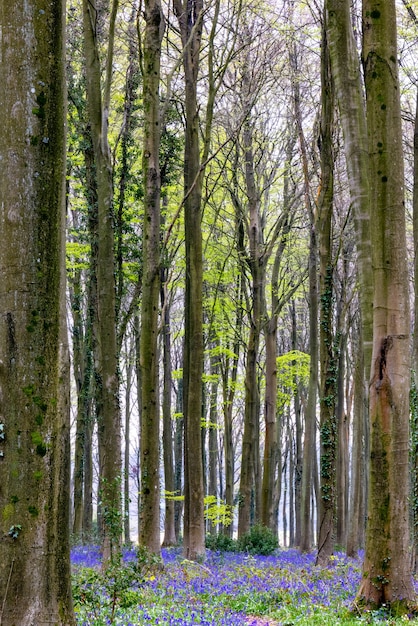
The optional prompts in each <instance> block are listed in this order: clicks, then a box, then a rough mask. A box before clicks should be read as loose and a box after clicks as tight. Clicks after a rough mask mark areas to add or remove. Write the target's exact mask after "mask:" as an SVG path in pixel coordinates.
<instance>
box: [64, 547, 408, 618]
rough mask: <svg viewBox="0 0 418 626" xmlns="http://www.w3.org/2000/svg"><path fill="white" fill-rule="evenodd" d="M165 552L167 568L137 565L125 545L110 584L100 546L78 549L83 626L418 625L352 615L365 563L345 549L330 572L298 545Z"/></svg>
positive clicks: (76, 577) (75, 560)
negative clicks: (260, 551)
mask: <svg viewBox="0 0 418 626" xmlns="http://www.w3.org/2000/svg"><path fill="white" fill-rule="evenodd" d="M162 556H163V562H164V566H163V567H159V568H145V569H142V570H131V569H130V567H131V566H134V564H135V563H136V561H137V555H136V553H135V551H133V550H131V551H129V550H126V551H125V552H124V566H123V567H121V566H119V570H117V571H115V572H114V573H113V574H111V575H110V578H109V577H108V579H107V580H106V581H105V583H103V578H102V577H101V576H103V575H100V574H98V572H100V555H99V550H98V549H97V548H95V547H81V546H80V547H75V548H73V550H72V566H73V590H74V599H75V610H76V614H77V624H78V625H80V626H81V625H83V626H104V625H107V624H115V625H118V626H121V625H123V626H138V625H144V626H148V625H153V626H154V625H157V624H158V625H161V626H162V625H166V626H192V625H194V624H200V625H202V626H221V625H222V626H238V625H239V626H291V625H308V624H310V625H313V626H314V625H322V626H338V625H339V626H346V625H350V626H351V625H352V626H354V625H355V624H358V625H360V624H396V625H398V624H399V625H400V624H402V623H403V624H405V623H408V624H418V620H417V619H408V617H406V616H405V617H403V618H397V619H395V618H391V617H389V616H388V615H387V614H386V613H385V610H384V609H381V610H380V611H375V612H373V613H369V614H366V615H361V616H360V615H358V616H356V615H355V613H354V614H353V612H352V609H353V601H354V598H355V594H356V590H357V589H358V586H359V582H360V561H357V560H354V559H349V558H347V557H346V556H345V555H344V554H336V555H335V556H334V557H333V558H332V563H331V566H330V567H329V568H326V569H320V568H319V567H317V566H315V555H314V554H300V553H299V552H298V551H297V550H277V551H276V552H275V554H274V555H272V556H265V557H263V556H250V555H245V554H239V553H227V552H224V553H220V552H212V551H208V552H207V557H206V559H205V561H204V562H203V563H193V562H190V561H186V560H184V559H183V557H182V555H181V551H180V550H179V549H169V550H163V553H162ZM121 572H122V574H121ZM123 572H125V574H123ZM126 572H130V575H129V576H127V575H126ZM135 572H136V574H135ZM141 572H142V573H141ZM124 576H125V578H124ZM417 591H418V588H417ZM350 609H351V610H350Z"/></svg>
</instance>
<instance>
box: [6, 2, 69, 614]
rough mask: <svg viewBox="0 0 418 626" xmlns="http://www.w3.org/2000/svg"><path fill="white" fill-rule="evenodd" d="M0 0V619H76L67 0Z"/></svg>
mask: <svg viewBox="0 0 418 626" xmlns="http://www.w3.org/2000/svg"><path fill="white" fill-rule="evenodd" d="M42 6H43V7H44V8H43V9H42V10H40V9H39V3H37V2H33V1H32V0H28V1H27V2H25V3H14V4H8V3H4V2H3V3H1V5H0V31H1V33H2V39H1V44H0V45H1V49H0V55H1V57H0V77H1V83H2V89H1V92H0V106H1V110H2V119H3V121H4V124H3V128H2V132H1V134H0V162H1V168H0V189H1V202H0V225H1V234H2V245H1V248H0V267H1V274H2V295H1V299H0V319H1V323H0V415H1V418H0V424H1V426H0V453H1V454H0V519H1V531H0V622H1V624H2V625H3V626H12V625H15V624H19V626H30V625H32V624H39V625H40V626H42V625H43V624H51V623H54V624H57V625H62V626H64V625H65V626H69V625H73V624H75V619H74V616H73V611H72V602H71V587H70V558H69V470H70V462H69V460H70V459H69V453H70V448H69V359H68V345H67V331H66V326H65V173H66V172H65V128H66V125H65V113H66V111H65V108H66V107H65V81H64V67H65V66H64V31H65V27H64V24H65V21H64V19H65V3H64V2H61V1H60V0H56V1H55V2H49V3H44V4H43V5H42Z"/></svg>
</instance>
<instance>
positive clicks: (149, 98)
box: [139, 0, 164, 554]
mask: <svg viewBox="0 0 418 626" xmlns="http://www.w3.org/2000/svg"><path fill="white" fill-rule="evenodd" d="M163 33H164V16H163V13H162V8H161V3H160V1H159V0H147V1H146V2H145V38H144V47H143V51H142V54H143V81H144V151H143V161H142V171H143V176H144V222H143V281H142V283H143V284H142V308H141V344H140V360H141V383H142V420H141V515H140V528H139V543H140V544H141V545H143V546H146V547H147V548H148V550H150V551H151V552H153V553H156V554H157V553H158V554H159V553H160V543H161V541H160V476H159V467H160V462H159V458H160V448H159V446H160V442H159V432H160V427H159V424H160V404H159V392H160V390H159V358H158V320H159V316H158V304H159V297H160V270H161V267H160V223H161V216H160V199H161V178H160V165H159V151H160V102H159V83H160V58H161V41H162V36H163Z"/></svg>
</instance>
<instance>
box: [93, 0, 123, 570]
mask: <svg viewBox="0 0 418 626" xmlns="http://www.w3.org/2000/svg"><path fill="white" fill-rule="evenodd" d="M117 9H118V1H117V0H114V1H113V2H112V5H111V11H110V23H109V38H108V50H107V60H106V72H105V81H104V86H103V93H102V80H101V66H100V59H99V47H100V43H99V41H98V33H97V23H98V14H99V7H98V5H96V0H83V30H84V53H85V60H86V86H87V104H88V116H89V122H90V128H91V137H92V143H93V152H94V164H95V171H96V185H97V276H96V279H97V333H96V334H97V336H96V339H97V357H98V365H97V370H96V373H95V374H96V390H97V400H96V402H97V405H98V408H97V414H98V440H99V459H100V491H101V493H100V503H101V509H100V511H101V520H102V528H101V531H102V551H103V559H104V562H107V561H108V560H109V559H110V558H112V557H113V556H114V555H115V554H116V553H117V552H119V548H120V542H121V537H122V523H121V465H122V458H121V415H120V407H119V375H118V358H117V342H116V292H115V255H114V229H113V183H112V162H111V154H110V148H109V143H108V117H109V104H110V85H111V79H112V70H113V41H114V30H115V21H116V14H117Z"/></svg>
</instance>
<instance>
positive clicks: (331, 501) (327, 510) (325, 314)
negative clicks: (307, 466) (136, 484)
mask: <svg viewBox="0 0 418 626" xmlns="http://www.w3.org/2000/svg"><path fill="white" fill-rule="evenodd" d="M333 118H334V85H333V81H332V77H331V68H330V59H329V48H328V42H327V35H326V17H324V24H323V27H322V48H321V119H320V159H321V181H320V193H319V198H318V214H319V219H318V232H319V261H320V263H319V290H320V328H319V353H320V363H321V376H320V489H321V493H320V499H319V503H320V505H319V511H318V514H319V520H318V521H319V524H318V553H317V557H316V563H317V564H318V565H322V566H325V565H328V562H329V559H330V556H331V555H332V553H333V551H334V540H335V532H334V531H335V528H334V522H335V507H336V452H337V419H336V404H337V364H338V354H336V352H337V349H336V345H335V344H336V341H335V338H334V329H333V317H334V316H333V301H334V285H333V279H334V267H333V265H334V263H333V254H332V213H333V202H334V152H333V147H332V146H333Z"/></svg>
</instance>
